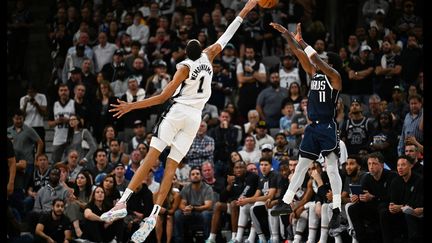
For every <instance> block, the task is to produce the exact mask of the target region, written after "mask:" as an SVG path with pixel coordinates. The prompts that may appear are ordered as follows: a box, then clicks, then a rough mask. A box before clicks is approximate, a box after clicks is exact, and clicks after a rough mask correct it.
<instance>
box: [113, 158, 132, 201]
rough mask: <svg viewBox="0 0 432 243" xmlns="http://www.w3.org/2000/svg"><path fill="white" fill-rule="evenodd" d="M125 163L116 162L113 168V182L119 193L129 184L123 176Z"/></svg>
mask: <svg viewBox="0 0 432 243" xmlns="http://www.w3.org/2000/svg"><path fill="white" fill-rule="evenodd" d="M125 172H126V170H125V165H124V164H123V163H122V162H118V163H117V164H116V165H115V166H114V169H113V173H114V176H115V182H116V183H115V184H116V185H117V190H118V191H119V192H120V195H122V194H123V192H124V191H125V190H126V188H127V186H128V185H129V180H128V179H126V177H125Z"/></svg>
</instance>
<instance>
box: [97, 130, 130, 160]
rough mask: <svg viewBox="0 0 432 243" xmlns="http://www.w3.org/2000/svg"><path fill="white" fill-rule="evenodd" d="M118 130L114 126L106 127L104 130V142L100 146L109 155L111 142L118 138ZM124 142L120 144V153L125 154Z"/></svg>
mask: <svg viewBox="0 0 432 243" xmlns="http://www.w3.org/2000/svg"><path fill="white" fill-rule="evenodd" d="M117 135H118V134H117V130H116V129H115V127H114V126H113V125H111V124H110V125H106V126H105V128H104V130H103V135H102V140H101V142H100V144H99V148H102V149H104V150H105V151H106V153H107V154H108V153H109V152H110V142H111V140H113V139H115V138H117ZM124 147H125V146H124V145H123V142H120V152H122V153H123V152H124Z"/></svg>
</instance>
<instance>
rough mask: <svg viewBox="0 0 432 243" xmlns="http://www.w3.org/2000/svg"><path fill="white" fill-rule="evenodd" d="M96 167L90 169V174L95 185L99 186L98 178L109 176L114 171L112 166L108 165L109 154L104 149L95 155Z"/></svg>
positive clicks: (97, 151)
mask: <svg viewBox="0 0 432 243" xmlns="http://www.w3.org/2000/svg"><path fill="white" fill-rule="evenodd" d="M93 161H94V167H93V168H91V169H90V173H91V175H92V177H93V178H94V181H95V182H94V184H96V185H97V184H98V180H97V178H96V177H97V176H98V175H102V174H105V175H106V174H108V173H110V172H111V171H112V169H113V166H114V165H112V164H108V159H107V152H106V151H105V150H104V149H100V148H99V149H97V150H96V152H94V154H93Z"/></svg>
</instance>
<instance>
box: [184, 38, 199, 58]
mask: <svg viewBox="0 0 432 243" xmlns="http://www.w3.org/2000/svg"><path fill="white" fill-rule="evenodd" d="M201 52H202V49H201V44H200V43H199V41H198V40H197V39H193V40H190V41H189V42H188V43H187V45H186V56H187V57H188V58H189V59H191V60H192V61H195V60H197V59H198V58H200V57H201Z"/></svg>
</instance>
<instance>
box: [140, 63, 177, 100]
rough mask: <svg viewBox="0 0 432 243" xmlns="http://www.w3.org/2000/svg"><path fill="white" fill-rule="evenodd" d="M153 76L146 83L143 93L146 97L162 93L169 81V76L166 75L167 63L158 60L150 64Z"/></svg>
mask: <svg viewBox="0 0 432 243" xmlns="http://www.w3.org/2000/svg"><path fill="white" fill-rule="evenodd" d="M152 66H153V69H154V74H153V75H152V76H150V77H149V78H148V79H147V81H146V86H145V91H146V95H147V97H151V96H155V95H158V94H160V93H162V90H163V89H164V88H165V87H166V86H167V84H168V82H169V81H170V80H171V75H170V74H169V73H167V63H166V62H165V61H164V60H161V59H158V60H155V61H153V63H152Z"/></svg>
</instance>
